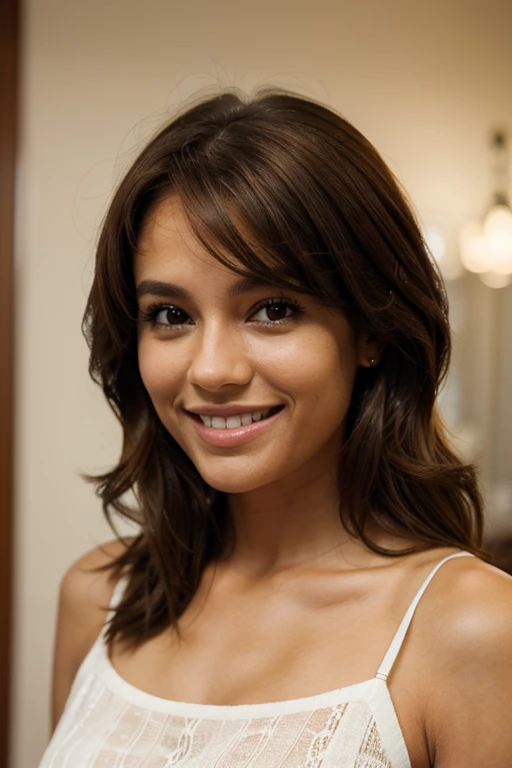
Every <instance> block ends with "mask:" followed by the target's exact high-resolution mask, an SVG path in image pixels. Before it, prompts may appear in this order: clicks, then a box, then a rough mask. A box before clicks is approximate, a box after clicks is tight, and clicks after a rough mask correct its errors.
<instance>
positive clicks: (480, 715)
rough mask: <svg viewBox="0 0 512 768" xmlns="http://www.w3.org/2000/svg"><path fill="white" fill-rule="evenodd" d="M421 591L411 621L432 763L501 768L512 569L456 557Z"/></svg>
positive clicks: (511, 736) (510, 675)
mask: <svg viewBox="0 0 512 768" xmlns="http://www.w3.org/2000/svg"><path fill="white" fill-rule="evenodd" d="M427 593H430V594H428V599H427V600H425V606H424V610H422V611H419V615H418V623H417V627H418V629H419V631H420V632H421V636H422V646H423V648H424V649H425V652H424V654H423V661H422V665H421V666H422V682H423V686H424V690H425V694H426V699H425V728H426V732H427V734H428V740H429V744H430V751H431V754H433V755H435V761H434V765H435V767H436V768H452V766H453V768H455V767H456V766H460V765H464V766H465V767H466V768H473V766H474V767H475V768H476V766H482V765H491V764H492V765H493V766H495V768H505V766H508V765H509V764H510V754H511V753H512V733H511V731H510V728H509V726H508V721H509V719H510V711H511V709H512V577H510V576H508V575H507V574H506V573H504V572H503V571H501V570H499V569H498V568H495V567H494V566H491V565H489V564H487V563H485V562H483V561H481V560H479V559H477V558H469V557H468V558H457V559H455V560H452V561H451V562H448V563H446V564H444V565H443V567H442V568H441V569H440V571H439V572H438V573H437V574H436V576H435V578H434V579H433V580H432V583H431V584H430V586H429V588H428V590H427ZM425 597H427V594H425Z"/></svg>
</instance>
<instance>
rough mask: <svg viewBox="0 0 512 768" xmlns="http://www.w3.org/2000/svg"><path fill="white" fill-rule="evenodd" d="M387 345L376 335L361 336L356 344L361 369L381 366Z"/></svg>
mask: <svg viewBox="0 0 512 768" xmlns="http://www.w3.org/2000/svg"><path fill="white" fill-rule="evenodd" d="M384 347H385V344H384V343H383V342H382V341H379V340H378V339H377V338H376V337H375V336H374V335H370V336H369V335H367V334H364V333H363V334H361V335H360V337H359V340H358V341H357V342H356V348H357V364H358V366H359V367H361V368H373V367H375V366H376V365H378V364H379V362H380V358H381V357H382V353H383V352H384Z"/></svg>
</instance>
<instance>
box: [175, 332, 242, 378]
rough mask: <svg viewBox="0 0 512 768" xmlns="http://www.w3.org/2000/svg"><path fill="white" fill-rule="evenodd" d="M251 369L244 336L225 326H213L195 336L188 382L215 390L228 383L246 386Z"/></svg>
mask: <svg viewBox="0 0 512 768" xmlns="http://www.w3.org/2000/svg"><path fill="white" fill-rule="evenodd" d="M251 378H252V366H251V365H250V362H249V360H248V356H247V350H246V348H245V345H244V343H243V340H242V339H241V334H240V333H239V332H238V333H237V332H236V330H235V329H233V328H230V327H229V326H228V325H227V324H225V323H221V322H218V323H211V324H208V325H207V326H206V325H205V327H204V328H203V329H202V331H198V332H197V333H196V334H194V340H193V344H192V351H191V358H190V364H189V368H188V374H187V379H188V381H189V383H190V384H193V385H195V386H197V387H201V388H202V389H206V390H210V391H216V390H218V389H220V388H221V387H223V386H225V385H227V384H232V385H233V384H234V385H238V386H243V385H244V384H248V383H249V381H250V380H251Z"/></svg>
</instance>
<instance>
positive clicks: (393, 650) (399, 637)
mask: <svg viewBox="0 0 512 768" xmlns="http://www.w3.org/2000/svg"><path fill="white" fill-rule="evenodd" d="M455 557H474V555H473V554H471V552H457V553H456V554H454V555H448V557H445V558H444V559H443V560H441V562H439V563H438V564H437V565H436V566H435V567H434V568H433V569H432V571H431V572H430V573H429V575H428V576H427V578H426V579H425V581H424V582H423V584H422V585H421V587H420V588H419V589H418V591H417V592H416V595H415V596H414V598H413V600H412V602H411V604H410V606H409V608H408V609H407V613H406V614H405V616H404V618H403V619H402V622H401V624H400V626H399V627H398V629H397V631H396V634H395V636H394V638H393V640H392V641H391V645H390V646H389V648H388V650H387V653H386V655H385V656H384V659H383V660H382V664H381V665H380V667H379V671H378V672H377V674H376V677H379V678H380V679H381V680H387V679H388V675H389V673H390V672H391V668H392V666H393V664H394V663H395V660H396V657H397V656H398V654H399V652H400V648H401V647H402V643H403V641H404V639H405V636H406V634H407V630H408V629H409V625H410V623H411V621H412V617H413V616H414V612H415V610H416V607H417V605H418V603H419V601H420V600H421V597H422V595H423V593H424V591H425V590H426V588H427V587H428V585H429V584H430V582H431V581H432V579H433V578H434V576H435V575H436V573H437V572H438V570H439V569H440V568H441V566H442V565H444V563H447V562H448V560H453V559H454V558H455Z"/></svg>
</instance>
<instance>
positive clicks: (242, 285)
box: [136, 277, 276, 300]
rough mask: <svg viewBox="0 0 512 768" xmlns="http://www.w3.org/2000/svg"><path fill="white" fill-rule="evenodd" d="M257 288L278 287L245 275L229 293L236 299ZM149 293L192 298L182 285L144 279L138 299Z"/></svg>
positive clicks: (176, 297) (166, 296) (229, 295)
mask: <svg viewBox="0 0 512 768" xmlns="http://www.w3.org/2000/svg"><path fill="white" fill-rule="evenodd" d="M257 288H276V286H275V285H274V284H273V283H271V282H269V281H268V280H262V279H261V278H258V277H243V278H242V279H241V280H238V282H236V283H233V285H231V286H230V287H229V288H228V290H227V295H228V297H229V298H231V299H235V298H237V297H238V296H242V295H243V294H244V293H249V291H254V290H256V289H257ZM148 294H150V295H151V296H162V297H164V298H168V299H188V300H191V299H192V294H191V293H190V291H187V289H186V288H183V287H182V286H181V285H175V284H174V283H163V282H161V281H160V280H143V281H142V282H141V283H139V285H138V286H137V290H136V297H137V299H140V298H141V297H142V296H146V295H148Z"/></svg>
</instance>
